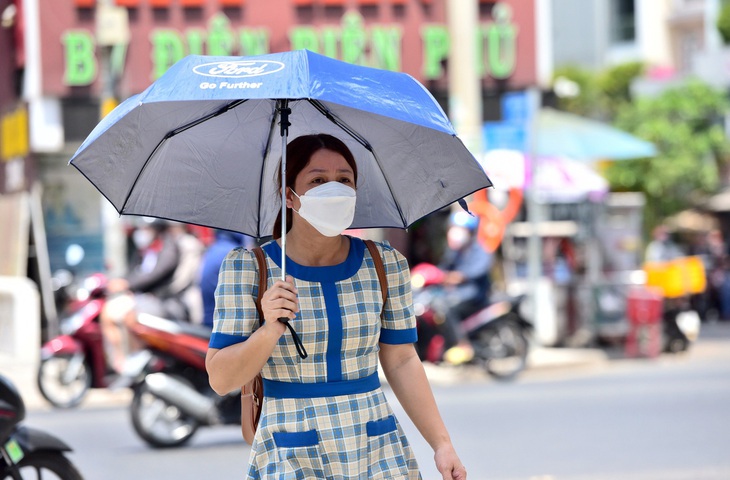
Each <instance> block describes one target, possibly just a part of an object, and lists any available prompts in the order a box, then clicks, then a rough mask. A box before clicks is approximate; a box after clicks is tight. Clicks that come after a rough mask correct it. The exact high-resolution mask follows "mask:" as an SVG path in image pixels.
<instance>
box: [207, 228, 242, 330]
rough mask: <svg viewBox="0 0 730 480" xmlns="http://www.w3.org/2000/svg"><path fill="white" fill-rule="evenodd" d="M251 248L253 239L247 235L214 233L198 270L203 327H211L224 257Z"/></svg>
mask: <svg viewBox="0 0 730 480" xmlns="http://www.w3.org/2000/svg"><path fill="white" fill-rule="evenodd" d="M253 246H255V242H254V239H253V238H251V237H249V236H248V235H244V234H242V233H237V232H229V231H227V230H216V231H215V240H214V241H213V243H211V244H210V246H209V247H208V249H207V250H206V251H205V253H204V254H203V263H202V265H201V269H200V277H199V284H200V293H201V295H202V298H203V325H207V326H209V327H211V328H212V327H213V312H214V311H215V289H216V286H217V285H218V272H219V271H220V268H221V265H222V264H223V260H224V259H225V258H226V255H228V253H229V252H230V251H231V250H233V249H234V248H237V247H244V248H247V249H250V248H252V247H253Z"/></svg>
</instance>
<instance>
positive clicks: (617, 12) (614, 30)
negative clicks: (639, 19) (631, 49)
mask: <svg viewBox="0 0 730 480" xmlns="http://www.w3.org/2000/svg"><path fill="white" fill-rule="evenodd" d="M635 39H636V15H635V8H634V0H612V1H611V40H612V41H613V42H614V43H624V42H633V41H634V40H635Z"/></svg>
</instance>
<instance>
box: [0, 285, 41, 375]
mask: <svg viewBox="0 0 730 480" xmlns="http://www.w3.org/2000/svg"><path fill="white" fill-rule="evenodd" d="M40 307H41V304H40V295H39V293H38V287H37V286H36V284H35V283H33V281H31V280H30V279H28V278H24V277H0V367H3V366H4V365H3V364H4V363H5V360H12V361H13V363H24V364H36V363H37V362H38V360H39V358H40V345H41V331H40V325H41V310H40Z"/></svg>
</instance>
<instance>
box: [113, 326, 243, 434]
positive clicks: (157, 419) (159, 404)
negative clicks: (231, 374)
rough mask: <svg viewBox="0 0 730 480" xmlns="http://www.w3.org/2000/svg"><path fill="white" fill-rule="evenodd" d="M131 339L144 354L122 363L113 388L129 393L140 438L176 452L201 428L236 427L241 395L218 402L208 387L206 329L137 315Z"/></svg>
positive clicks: (207, 336) (239, 412) (135, 427)
mask: <svg viewBox="0 0 730 480" xmlns="http://www.w3.org/2000/svg"><path fill="white" fill-rule="evenodd" d="M133 334H134V335H135V336H136V338H138V339H139V340H140V341H141V342H142V343H143V344H144V345H145V346H146V350H143V351H141V352H137V353H136V354H135V355H133V356H132V357H130V358H129V359H128V360H127V362H126V363H125V365H124V368H123V372H122V378H120V380H119V381H118V382H116V384H117V385H119V384H120V383H121V382H125V381H126V382H127V384H128V385H129V386H131V387H132V388H133V390H134V396H133V398H132V403H131V405H130V415H131V420H132V426H133V427H134V430H135V432H137V434H138V435H139V436H140V438H142V439H143V440H144V441H145V442H147V443H148V444H149V445H150V446H152V447H156V448H165V447H177V446H181V445H183V444H185V443H186V442H188V441H189V440H190V439H191V438H192V437H193V435H194V434H195V432H196V431H197V430H198V428H199V427H201V426H215V425H233V424H238V425H240V424H241V395H240V392H235V393H231V394H229V395H226V396H223V397H221V396H219V395H218V394H216V393H215V392H214V391H213V389H212V388H211V387H210V384H209V383H208V374H207V372H206V370H205V355H206V352H207V350H208V342H209V341H210V334H211V330H210V328H209V327H205V326H201V325H192V324H188V323H180V322H176V321H173V320H167V319H164V318H160V317H155V316H153V315H148V314H140V315H139V316H138V321H137V324H136V325H135V326H134V328H133ZM121 386H126V385H121Z"/></svg>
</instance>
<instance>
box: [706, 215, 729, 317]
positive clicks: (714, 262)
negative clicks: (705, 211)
mask: <svg viewBox="0 0 730 480" xmlns="http://www.w3.org/2000/svg"><path fill="white" fill-rule="evenodd" d="M704 260H705V273H706V275H707V292H708V294H709V295H708V297H709V304H710V305H709V308H710V309H714V310H716V311H717V315H718V317H719V318H720V319H722V320H730V274H729V273H728V268H730V257H728V245H727V243H726V242H725V240H724V239H723V236H722V232H721V231H720V230H718V229H713V230H711V231H710V232H708V233H707V243H706V255H705V256H704Z"/></svg>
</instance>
